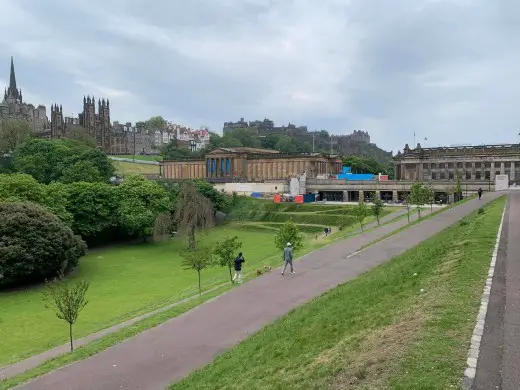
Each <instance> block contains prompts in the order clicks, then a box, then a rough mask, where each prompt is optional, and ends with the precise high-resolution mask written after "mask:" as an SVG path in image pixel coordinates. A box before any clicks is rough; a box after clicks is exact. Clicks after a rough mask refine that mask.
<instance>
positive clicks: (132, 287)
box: [0, 227, 277, 365]
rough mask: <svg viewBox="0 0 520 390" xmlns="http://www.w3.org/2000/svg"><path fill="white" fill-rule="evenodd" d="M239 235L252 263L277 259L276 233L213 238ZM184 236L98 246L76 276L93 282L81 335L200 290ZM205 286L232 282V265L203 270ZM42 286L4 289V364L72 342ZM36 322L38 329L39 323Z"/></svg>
mask: <svg viewBox="0 0 520 390" xmlns="http://www.w3.org/2000/svg"><path fill="white" fill-rule="evenodd" d="M235 234H236V235H238V236H239V237H240V239H241V240H242V242H243V248H242V249H243V252H244V254H245V256H246V260H247V261H248V263H247V264H246V266H247V268H253V267H258V266H260V265H262V264H264V262H265V263H268V262H270V261H272V258H273V256H274V255H275V254H276V253H277V250H276V249H275V246H274V242H273V238H272V237H273V234H274V232H266V233H262V232H250V231H239V230H237V229H233V228H227V227H222V228H216V229H214V230H213V231H212V232H211V235H208V238H207V239H208V240H211V241H218V240H219V239H221V238H223V237H225V236H227V235H235ZM185 246H186V243H185V240H184V239H182V240H181V239H178V240H174V241H172V242H171V243H168V244H143V245H130V246H123V247H117V248H111V249H105V250H95V251H93V252H91V253H90V254H88V255H87V256H86V257H84V258H83V259H82V260H81V261H80V264H79V266H78V268H77V269H76V271H75V273H74V275H72V277H71V280H73V281H74V280H81V279H86V280H89V281H90V283H91V286H90V289H89V292H88V299H89V301H90V303H89V304H88V305H87V307H86V308H85V310H84V311H83V312H82V314H81V316H80V318H79V320H78V323H77V324H76V326H75V334H76V336H81V335H86V334H89V333H92V332H94V331H96V330H99V329H102V328H104V327H107V326H109V325H113V324H116V323H119V322H122V321H124V320H125V319H128V318H132V317H135V316H136V315H138V314H141V313H143V312H148V311H150V310H152V309H153V308H154V307H158V306H162V305H165V304H166V303H169V302H172V301H177V300H179V299H180V298H181V296H186V295H192V294H194V293H195V292H196V281H197V278H196V274H195V272H192V271H188V270H184V269H183V268H182V267H181V264H180V263H181V261H182V260H181V257H180V256H179V255H178V252H179V251H181V250H183V249H185ZM202 278H203V283H204V284H203V287H206V288H210V287H212V286H214V285H216V284H219V283H224V282H226V280H227V279H226V278H227V270H226V269H222V268H211V269H208V270H206V271H204V272H203V275H202ZM41 292H42V288H33V289H29V290H21V291H14V292H9V293H8V292H3V293H0V334H8V335H9V338H6V337H1V338H0V365H3V364H6V363H8V362H12V361H16V360H19V359H20V358H22V357H26V356H29V355H31V354H34V353H37V352H41V351H43V350H46V349H49V348H51V347H53V346H56V345H59V344H61V343H64V342H66V341H67V332H66V329H67V327H66V325H65V323H63V322H62V321H60V320H58V319H57V318H56V317H55V316H54V314H53V313H52V312H51V311H50V310H48V309H45V307H44V305H43V303H42V299H41ZM35 324H38V325H37V328H35Z"/></svg>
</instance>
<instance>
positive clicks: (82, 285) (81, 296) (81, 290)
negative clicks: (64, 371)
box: [43, 280, 89, 352]
mask: <svg viewBox="0 0 520 390" xmlns="http://www.w3.org/2000/svg"><path fill="white" fill-rule="evenodd" d="M88 288H89V284H88V282H86V281H81V282H79V283H77V284H76V285H70V284H68V283H65V282H63V281H60V280H56V281H54V282H51V283H48V284H47V286H46V289H45V291H44V293H43V300H44V302H45V307H47V308H49V309H52V310H53V311H54V312H55V314H56V317H58V318H59V319H60V320H63V321H65V322H67V323H68V324H69V338H70V351H71V352H72V351H73V350H74V342H73V337H72V326H73V325H74V324H75V323H76V321H77V319H78V316H79V313H81V311H82V310H83V309H84V308H85V306H86V305H87V303H88V301H87V298H86V294H87V290H88Z"/></svg>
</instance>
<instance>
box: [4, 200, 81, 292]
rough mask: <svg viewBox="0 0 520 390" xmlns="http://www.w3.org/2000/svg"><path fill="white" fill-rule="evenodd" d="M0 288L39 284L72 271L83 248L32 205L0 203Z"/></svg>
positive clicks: (58, 223) (50, 216)
mask: <svg viewBox="0 0 520 390" xmlns="http://www.w3.org/2000/svg"><path fill="white" fill-rule="evenodd" d="M0 221H2V223H0V259H1V261H0V276H1V277H0V286H6V287H7V286H16V285H20V284H22V283H23V284H27V283H32V282H40V281H43V280H45V279H47V278H53V277H55V276H57V275H59V274H62V273H65V272H67V271H70V270H72V269H73V268H74V267H75V266H76V265H77V264H78V261H79V258H80V257H81V256H83V255H84V254H85V250H86V245H85V243H84V242H83V241H82V240H81V238H80V237H79V236H76V235H74V233H73V232H72V230H71V229H70V227H68V226H67V225H65V224H64V223H63V222H62V221H61V220H60V219H59V218H58V217H57V216H55V215H54V214H51V213H50V212H48V211H47V210H45V209H44V208H43V207H41V206H39V205H37V204H34V203H0Z"/></svg>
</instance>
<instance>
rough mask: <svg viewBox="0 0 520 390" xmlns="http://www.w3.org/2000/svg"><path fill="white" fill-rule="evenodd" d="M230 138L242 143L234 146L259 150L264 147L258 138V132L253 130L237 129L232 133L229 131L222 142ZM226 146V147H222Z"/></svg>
mask: <svg viewBox="0 0 520 390" xmlns="http://www.w3.org/2000/svg"><path fill="white" fill-rule="evenodd" d="M227 137H230V138H231V139H236V140H238V141H239V142H240V144H241V145H232V146H247V147H250V148H259V147H261V146H262V143H261V142H260V139H259V138H258V131H257V130H256V129H251V128H237V129H233V130H231V131H228V132H227V133H226V135H225V136H224V137H222V142H224V138H227ZM222 146H224V145H222Z"/></svg>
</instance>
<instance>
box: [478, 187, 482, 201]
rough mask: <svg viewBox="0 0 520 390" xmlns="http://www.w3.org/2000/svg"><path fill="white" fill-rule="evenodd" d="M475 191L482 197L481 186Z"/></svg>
mask: <svg viewBox="0 0 520 390" xmlns="http://www.w3.org/2000/svg"><path fill="white" fill-rule="evenodd" d="M477 192H478V198H479V199H482V188H479V189H478V191H477Z"/></svg>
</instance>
